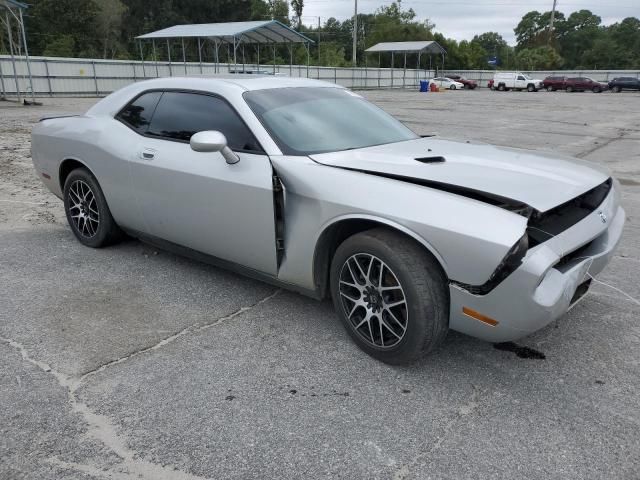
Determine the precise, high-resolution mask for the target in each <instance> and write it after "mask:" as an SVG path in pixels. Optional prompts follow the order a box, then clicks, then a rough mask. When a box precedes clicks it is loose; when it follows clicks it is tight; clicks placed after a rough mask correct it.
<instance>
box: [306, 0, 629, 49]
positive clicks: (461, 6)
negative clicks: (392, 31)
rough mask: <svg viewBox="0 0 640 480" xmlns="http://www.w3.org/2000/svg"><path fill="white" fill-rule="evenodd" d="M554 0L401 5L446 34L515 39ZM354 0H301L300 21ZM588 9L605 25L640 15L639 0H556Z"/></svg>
mask: <svg viewBox="0 0 640 480" xmlns="http://www.w3.org/2000/svg"><path fill="white" fill-rule="evenodd" d="M391 2H392V0H386V1H385V0H358V13H373V12H374V11H375V10H376V9H377V8H378V7H379V6H381V5H389V4H390V3H391ZM552 5H553V0H449V1H447V0H402V8H403V9H409V8H413V10H414V11H415V12H416V14H417V18H418V19H420V20H424V19H427V18H428V19H429V20H430V21H431V22H432V23H435V24H436V30H437V31H439V32H441V33H442V34H444V35H445V37H448V38H454V39H456V40H471V38H472V37H473V36H474V35H475V34H478V33H483V32H490V31H493V32H498V33H499V34H500V35H502V36H503V38H504V39H505V40H506V41H507V42H508V43H509V44H514V43H515V36H514V34H513V29H514V28H515V26H516V25H517V24H518V22H519V21H520V19H521V18H522V16H523V15H524V14H525V13H527V12H529V11H531V10H538V11H540V12H544V11H548V10H551V6H552ZM353 7H354V0H304V11H303V19H302V20H303V22H304V23H305V24H313V25H317V24H318V18H317V17H318V16H320V17H321V19H322V23H324V22H325V21H326V20H327V19H328V18H329V17H335V18H337V19H338V20H341V21H342V20H344V19H346V18H349V17H351V16H353ZM582 9H587V10H591V11H592V12H593V13H594V14H596V15H599V16H600V17H601V18H602V21H603V23H604V24H605V25H609V24H611V23H615V22H618V21H620V20H622V19H623V18H625V17H640V0H600V1H598V0H558V6H557V10H559V11H561V12H562V13H564V14H565V15H566V16H569V14H570V13H571V12H573V11H576V10H582ZM314 17H316V18H314Z"/></svg>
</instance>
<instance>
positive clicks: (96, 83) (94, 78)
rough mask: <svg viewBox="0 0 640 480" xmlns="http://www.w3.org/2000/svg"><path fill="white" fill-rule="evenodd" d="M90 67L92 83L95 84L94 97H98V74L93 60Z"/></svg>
mask: <svg viewBox="0 0 640 480" xmlns="http://www.w3.org/2000/svg"><path fill="white" fill-rule="evenodd" d="M91 67H92V68H93V83H95V85H96V97H99V96H100V93H99V91H98V76H97V75H96V62H95V61H94V60H91Z"/></svg>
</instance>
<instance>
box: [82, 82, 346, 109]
mask: <svg viewBox="0 0 640 480" xmlns="http://www.w3.org/2000/svg"><path fill="white" fill-rule="evenodd" d="M292 87H306V88H311V87H331V88H340V89H343V88H344V87H342V86H340V85H336V84H335V83H329V82H323V81H320V80H313V79H311V78H299V77H287V76H280V75H254V74H225V75H192V76H182V77H159V78H152V79H150V80H143V81H141V82H136V83H132V84H130V85H127V86H126V87H123V88H121V89H120V90H116V91H115V92H113V93H112V94H111V95H109V96H107V97H105V98H103V99H102V100H101V101H99V102H98V103H96V104H95V105H93V106H92V107H91V108H90V109H89V111H88V112H87V114H89V115H104V114H107V115H115V114H116V113H117V112H118V111H119V110H120V109H121V108H122V107H123V106H124V105H126V104H127V103H128V102H129V101H130V100H131V99H132V98H134V97H136V96H137V95H139V94H140V93H142V92H145V91H148V90H164V89H173V90H196V91H203V92H212V93H216V94H220V95H222V96H224V97H226V98H227V99H229V98H230V97H231V96H233V97H239V96H241V95H242V94H243V93H244V92H247V91H252V90H267V89H275V88H292Z"/></svg>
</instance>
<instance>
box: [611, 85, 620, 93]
mask: <svg viewBox="0 0 640 480" xmlns="http://www.w3.org/2000/svg"><path fill="white" fill-rule="evenodd" d="M621 90H622V88H620V87H619V86H618V85H616V86H614V87H613V88H612V89H611V91H612V92H614V93H620V91H621Z"/></svg>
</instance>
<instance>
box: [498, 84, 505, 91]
mask: <svg viewBox="0 0 640 480" xmlns="http://www.w3.org/2000/svg"><path fill="white" fill-rule="evenodd" d="M505 90H506V88H505V86H504V83H501V84H499V85H498V91H500V92H504V91H505Z"/></svg>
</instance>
